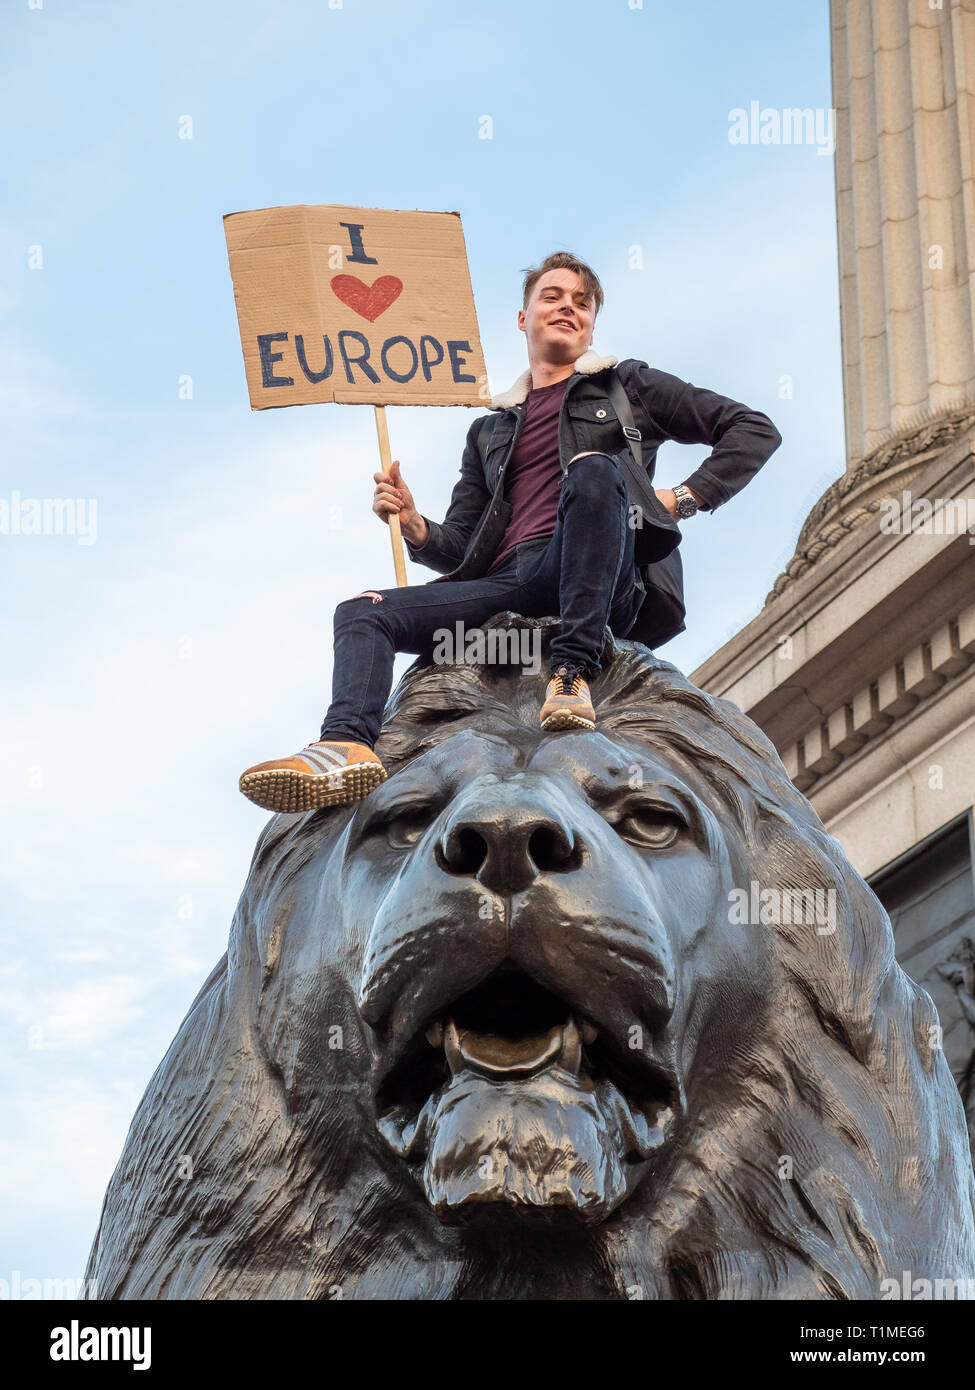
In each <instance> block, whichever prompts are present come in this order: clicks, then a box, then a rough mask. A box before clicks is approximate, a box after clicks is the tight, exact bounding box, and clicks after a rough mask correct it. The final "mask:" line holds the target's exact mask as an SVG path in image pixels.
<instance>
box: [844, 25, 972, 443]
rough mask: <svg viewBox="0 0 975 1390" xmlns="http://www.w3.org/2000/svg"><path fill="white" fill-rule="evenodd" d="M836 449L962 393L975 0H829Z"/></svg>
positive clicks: (965, 390) (967, 342) (940, 407)
mask: <svg viewBox="0 0 975 1390" xmlns="http://www.w3.org/2000/svg"><path fill="white" fill-rule="evenodd" d="M831 18H832V64H833V102H834V105H835V107H836V196H837V215H838V235H839V271H840V310H841V331H842V338H843V382H844V397H845V410H846V437H847V463H848V466H849V467H852V466H855V465H856V464H857V463H858V462H859V461H860V460H861V459H862V458H863V457H864V456H865V455H866V454H869V453H870V452H871V450H873V449H874V448H876V447H877V445H879V444H880V443H882V442H883V440H884V439H885V438H887V437H888V436H889V435H890V434H892V433H894V432H895V431H897V430H899V429H902V428H904V427H905V426H908V425H910V424H911V423H913V422H914V421H916V420H919V419H921V418H924V417H926V416H928V415H932V414H939V413H941V412H943V411H945V410H948V409H950V408H952V407H953V406H955V405H957V404H959V403H960V402H961V401H964V400H967V399H972V398H975V343H973V335H972V322H973V303H972V294H973V286H972V283H971V275H970V266H971V264H972V261H973V251H975V241H973V236H975V187H973V150H975V0H943V8H941V9H938V8H932V6H931V4H930V3H929V0H831Z"/></svg>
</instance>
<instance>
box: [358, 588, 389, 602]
mask: <svg viewBox="0 0 975 1390" xmlns="http://www.w3.org/2000/svg"><path fill="white" fill-rule="evenodd" d="M356 598H371V599H372V601H373V603H382V601H383V596H382V594H377V593H376V590H375V589H363V591H362V593H361V594H356Z"/></svg>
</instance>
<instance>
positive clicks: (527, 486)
mask: <svg viewBox="0 0 975 1390" xmlns="http://www.w3.org/2000/svg"><path fill="white" fill-rule="evenodd" d="M568 384H569V377H565V378H564V379H563V380H562V381H555V382H553V383H552V385H551V386H539V387H538V388H537V389H536V390H533V391H529V393H528V402H527V404H526V406H525V420H524V424H523V425H522V427H521V433H520V434H519V435H518V442H517V444H516V445H515V448H514V452H513V453H512V455H511V459H510V461H509V463H508V470H507V477H506V478H505V488H504V496H505V501H507V502H510V503H511V517H510V519H509V521H508V525H507V527H506V528H505V533H504V535H503V536H502V538H501V543H500V544H499V546H498V553H497V555H496V556H495V558H494V560H493V562H492V564H491V569H489V570H488V574H490V573H491V570H495V569H497V567H498V565H500V564H501V563H502V561H503V560H504V559H505V557H506V556H507V555H510V553H511V551H512V550H514V548H515V546H516V545H521V544H522V542H523V541H532V540H537V539H538V538H539V537H540V536H550V535H551V534H552V532H553V531H554V530H555V515H556V512H557V511H558V506H559V490H560V488H561V487H562V464H561V462H560V460H559V428H558V422H559V410H560V408H561V406H562V397H563V396H564V395H565V388H566V387H567V386H568Z"/></svg>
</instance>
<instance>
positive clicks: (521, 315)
mask: <svg viewBox="0 0 975 1390" xmlns="http://www.w3.org/2000/svg"><path fill="white" fill-rule="evenodd" d="M518 327H519V328H520V329H521V331H522V333H524V331H525V311H524V309H519V310H518Z"/></svg>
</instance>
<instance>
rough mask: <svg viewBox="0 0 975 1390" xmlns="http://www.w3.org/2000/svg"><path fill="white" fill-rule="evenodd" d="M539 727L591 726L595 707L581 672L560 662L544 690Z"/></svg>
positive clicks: (589, 727) (594, 724)
mask: <svg viewBox="0 0 975 1390" xmlns="http://www.w3.org/2000/svg"><path fill="white" fill-rule="evenodd" d="M541 721H542V728H543V729H594V728H595V727H596V711H595V710H594V709H593V707H592V696H591V695H590V694H589V686H588V685H587V684H586V682H585V681H584V680H583V678H582V676H580V675H578V674H577V673H575V672H572V671H570V670H569V668H568V667H567V666H560V667H559V668H558V670H557V671H556V672H555V675H554V676H553V677H552V679H551V680H550V681H549V683H548V686H547V687H546V690H545V703H544V705H542V713H541Z"/></svg>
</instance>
